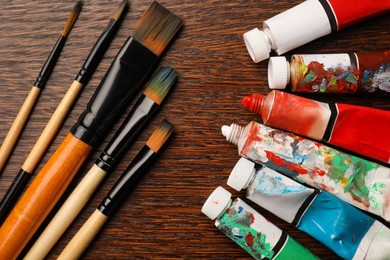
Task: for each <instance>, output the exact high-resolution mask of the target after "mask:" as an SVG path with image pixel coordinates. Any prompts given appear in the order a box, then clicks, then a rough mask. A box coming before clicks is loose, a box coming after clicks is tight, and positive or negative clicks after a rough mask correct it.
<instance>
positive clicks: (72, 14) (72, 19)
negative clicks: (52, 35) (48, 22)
mask: <svg viewBox="0 0 390 260" xmlns="http://www.w3.org/2000/svg"><path fill="white" fill-rule="evenodd" d="M82 7H83V1H78V2H77V4H76V5H75V7H74V8H73V10H72V12H70V15H69V18H68V20H67V21H66V24H65V27H64V30H63V31H62V32H61V35H62V36H64V37H66V36H68V33H69V32H70V29H72V26H73V24H74V22H75V21H76V19H77V17H78V16H79V14H80V12H81V8H82Z"/></svg>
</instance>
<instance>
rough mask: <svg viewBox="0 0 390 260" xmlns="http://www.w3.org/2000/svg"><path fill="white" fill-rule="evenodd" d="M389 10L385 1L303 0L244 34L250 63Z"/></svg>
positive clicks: (389, 7) (389, 3)
mask: <svg viewBox="0 0 390 260" xmlns="http://www.w3.org/2000/svg"><path fill="white" fill-rule="evenodd" d="M388 11H390V2H389V1H383V0H382V1H370V0H354V1H345V0H307V1H304V2H302V3H301V4H299V5H296V6H295V7H293V8H290V9H288V10H286V11H284V12H282V13H280V14H278V15H276V16H274V17H271V18H270V19H268V20H266V21H264V22H263V30H262V31H261V30H259V29H257V28H255V29H252V30H250V31H248V32H246V33H245V34H244V41H245V45H246V47H247V49H248V52H249V54H250V56H251V58H252V59H253V61H254V62H260V61H262V60H265V59H268V58H269V55H270V52H271V50H274V51H275V52H276V53H277V54H278V55H280V54H283V53H286V52H288V51H290V50H292V49H294V48H297V47H299V46H301V45H304V44H306V43H308V42H311V41H313V40H315V39H318V38H320V37H322V36H325V35H328V34H330V33H333V32H336V31H338V30H340V29H343V28H346V27H348V26H351V25H353V24H356V23H359V22H361V21H364V20H367V19H369V18H372V17H374V16H377V15H380V14H384V13H386V12H388Z"/></svg>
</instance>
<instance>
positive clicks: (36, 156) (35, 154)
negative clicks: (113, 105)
mask: <svg viewBox="0 0 390 260" xmlns="http://www.w3.org/2000/svg"><path fill="white" fill-rule="evenodd" d="M82 89H83V84H81V83H80V82H78V81H76V80H74V81H73V82H72V84H71V85H70V87H69V89H68V91H67V92H66V94H65V96H64V97H63V98H62V100H61V102H60V104H59V105H58V106H57V109H56V110H55V111H54V113H53V115H52V116H51V118H50V120H49V122H48V123H47V125H46V127H45V129H44V130H43V131H42V133H41V135H40V136H39V138H38V140H37V142H36V143H35V145H34V147H33V148H32V150H31V152H30V154H29V155H28V157H27V159H26V160H25V162H24V163H23V166H22V169H23V170H24V171H26V172H28V173H33V172H34V170H35V169H36V167H37V166H38V164H39V162H40V160H41V159H42V157H43V155H44V154H45V152H46V150H47V148H48V147H49V145H50V143H51V142H52V141H53V139H54V137H55V136H56V134H57V133H58V131H59V130H60V128H61V126H62V124H63V122H64V121H65V119H66V116H67V115H68V113H69V112H70V110H71V108H72V107H73V105H74V103H75V102H76V100H77V98H78V96H79V95H80V92H81V90H82Z"/></svg>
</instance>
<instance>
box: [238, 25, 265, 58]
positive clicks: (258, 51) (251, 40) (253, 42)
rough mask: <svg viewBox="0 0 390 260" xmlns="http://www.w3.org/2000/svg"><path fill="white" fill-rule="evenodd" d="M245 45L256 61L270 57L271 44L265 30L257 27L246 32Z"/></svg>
mask: <svg viewBox="0 0 390 260" xmlns="http://www.w3.org/2000/svg"><path fill="white" fill-rule="evenodd" d="M244 42H245V46H246V48H247V49H248V52H249V55H250V56H251V58H252V60H253V61H254V62H256V63H257V62H260V61H262V60H266V59H268V58H269V54H270V52H271V46H270V44H269V42H268V40H267V36H266V35H265V33H264V32H263V31H260V30H259V29H257V28H255V29H252V30H250V31H248V32H246V33H244Z"/></svg>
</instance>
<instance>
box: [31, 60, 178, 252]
mask: <svg viewBox="0 0 390 260" xmlns="http://www.w3.org/2000/svg"><path fill="white" fill-rule="evenodd" d="M175 79H176V73H175V71H174V70H173V69H171V68H169V67H165V68H162V69H160V70H159V71H158V72H157V73H156V74H155V76H154V77H153V78H152V80H151V81H150V82H149V84H148V86H147V87H146V89H145V91H144V93H143V95H141V97H140V98H139V99H138V101H137V102H136V104H135V105H134V107H133V108H132V110H131V111H130V113H129V115H128V116H127V118H126V119H125V121H124V122H123V123H122V125H121V127H120V128H119V130H118V131H117V132H116V134H115V135H114V137H113V138H112V139H111V141H110V142H109V143H108V145H107V147H106V148H105V149H104V152H103V153H102V154H101V155H100V156H99V158H98V159H97V161H96V162H95V164H94V165H93V166H92V168H91V169H90V170H89V171H88V173H87V174H86V175H85V177H84V178H83V179H82V180H81V182H80V183H79V184H78V185H77V187H76V188H75V189H74V190H73V192H72V194H70V195H69V197H68V199H67V200H66V201H65V202H64V204H63V205H62V207H61V208H60V209H59V210H58V212H57V213H56V215H55V216H54V217H53V219H52V220H51V221H50V223H49V224H48V225H47V226H46V228H45V230H44V231H43V232H42V234H41V235H40V236H39V238H38V240H37V241H35V243H34V245H33V246H32V247H31V249H30V250H29V252H28V253H27V255H25V256H24V259H43V258H44V257H45V256H46V255H47V254H48V253H49V251H50V249H51V248H52V247H53V246H54V245H55V243H56V242H57V241H58V239H59V238H60V237H61V236H62V234H63V233H64V232H65V230H66V229H67V228H68V227H69V225H70V224H71V223H72V222H73V220H74V219H75V218H76V216H77V215H78V214H79V212H80V211H81V210H82V208H83V207H84V206H85V204H86V203H87V202H88V200H89V198H90V197H91V196H92V194H93V193H94V192H95V190H96V189H97V188H98V186H99V185H100V183H101V182H102V181H103V179H104V178H105V177H106V175H107V174H108V173H110V172H112V171H113V169H114V167H115V166H116V165H117V164H118V162H119V161H120V160H121V158H122V156H123V155H124V153H125V152H127V150H128V148H129V146H130V145H131V144H132V143H133V141H134V140H135V137H136V135H137V133H139V132H140V131H141V129H143V127H144V126H145V125H146V123H147V121H149V120H150V119H151V118H152V117H153V115H154V114H155V113H156V111H157V109H158V108H159V107H160V104H161V102H162V101H163V100H164V98H165V97H166V95H167V94H168V92H169V90H170V89H171V87H172V85H173V83H174V82H175Z"/></svg>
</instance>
